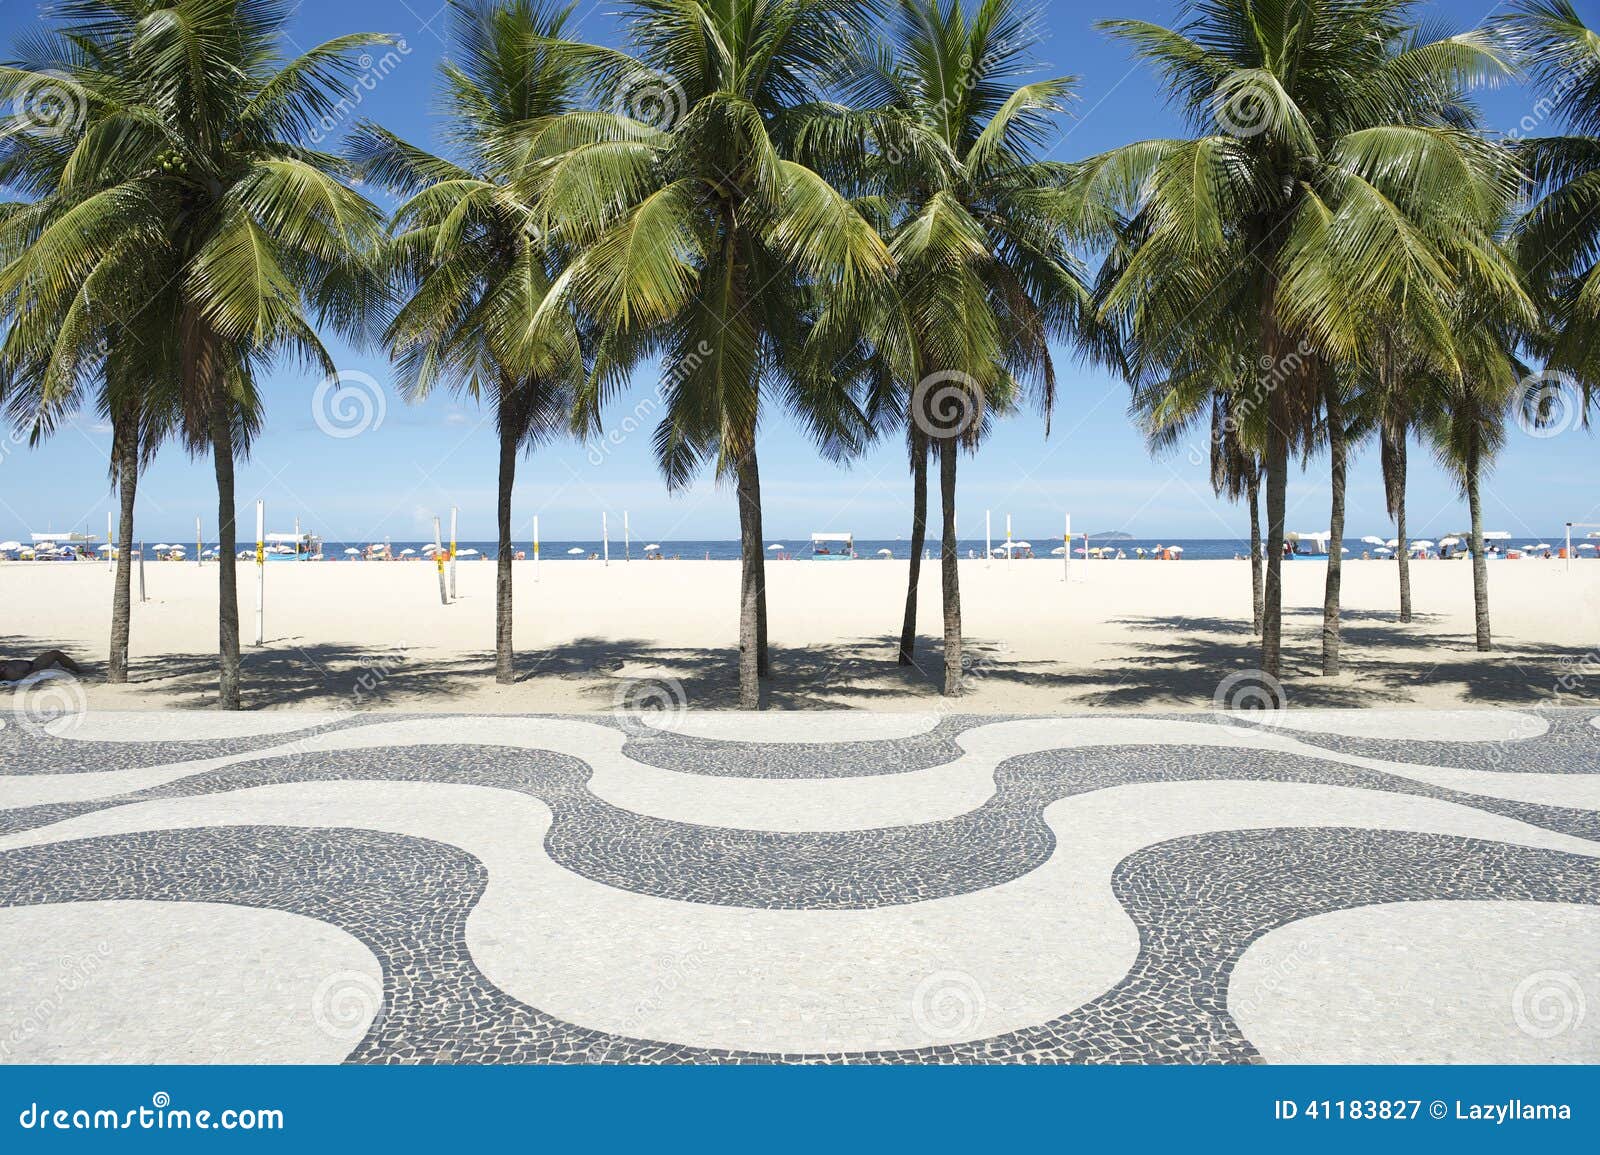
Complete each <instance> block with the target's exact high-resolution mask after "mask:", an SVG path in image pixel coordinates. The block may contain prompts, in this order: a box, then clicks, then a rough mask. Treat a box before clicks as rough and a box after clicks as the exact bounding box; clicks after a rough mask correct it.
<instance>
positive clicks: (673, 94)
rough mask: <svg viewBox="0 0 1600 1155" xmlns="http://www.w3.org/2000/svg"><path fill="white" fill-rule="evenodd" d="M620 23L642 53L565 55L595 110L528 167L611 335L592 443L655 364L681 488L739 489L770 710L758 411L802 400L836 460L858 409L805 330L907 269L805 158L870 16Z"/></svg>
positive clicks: (647, 11) (655, 8) (663, 4)
mask: <svg viewBox="0 0 1600 1155" xmlns="http://www.w3.org/2000/svg"><path fill="white" fill-rule="evenodd" d="M625 11H626V12H627V14H628V27H629V31H630V33H631V38H632V42H633V45H634V47H635V48H636V49H637V51H638V56H637V57H635V56H632V55H629V54H628V53H626V52H622V51H618V50H613V49H609V48H600V47H595V46H591V45H575V44H569V45H567V46H566V47H565V52H566V53H567V54H568V55H569V58H570V59H572V60H573V61H575V62H577V63H578V65H579V66H580V67H581V68H582V69H583V71H584V74H585V75H586V76H587V77H588V79H589V81H590V83H591V84H592V85H593V87H594V88H595V90H596V92H597V94H598V97H599V104H600V106H601V107H600V111H591V112H576V113H572V114H569V115H568V116H566V117H560V118H556V119H555V120H554V121H553V122H551V123H550V124H547V125H536V126H532V127H531V128H530V130H529V131H528V132H527V133H526V134H524V139H523V146H524V147H526V148H529V149H532V150H534V151H536V152H538V153H540V154H541V155H542V156H545V155H548V156H554V157H556V159H554V160H550V161H540V162H536V163H533V164H530V165H529V166H528V167H529V171H528V180H529V184H530V188H531V191H532V195H533V196H534V197H535V199H536V202H537V203H538V204H540V205H541V206H543V209H544V212H545V214H546V215H547V216H548V218H549V220H550V221H551V222H552V226H553V227H554V228H555V229H556V231H557V232H558V233H559V234H560V235H562V236H563V238H564V239H565V240H566V241H567V242H568V243H570V244H572V245H574V246H575V247H577V249H578V250H579V254H580V255H579V256H578V258H577V259H576V261H575V262H574V264H573V265H572V267H571V269H570V270H568V272H567V273H566V274H565V275H564V277H563V279H562V288H563V299H566V295H567V294H570V297H571V299H573V300H575V301H576V302H577V303H578V305H579V306H580V308H581V311H582V313H583V315H584V316H585V317H587V318H590V319H591V320H592V322H593V324H594V325H595V327H596V330H597V348H596V354H597V356H596V365H595V367H594V369H593V370H592V371H591V373H590V375H589V379H588V381H587V383H586V385H585V388H584V390H583V394H582V396H581V397H580V399H579V419H578V428H579V431H580V432H588V431H591V430H592V429H594V428H595V427H596V426H597V425H598V423H599V421H600V418H601V414H602V412H603V406H604V402H605V401H606V400H607V399H608V398H609V396H610V395H611V394H612V393H613V392H614V391H615V390H616V389H617V388H618V387H619V386H620V385H621V384H623V383H624V382H625V381H626V379H627V374H628V372H629V370H630V369H631V368H633V367H634V366H636V365H637V364H639V362H640V361H641V360H643V359H645V358H647V357H649V356H652V355H657V354H659V356H660V360H661V372H662V379H661V385H660V395H661V401H662V405H663V408H664V409H665V417H664V418H663V420H662V421H661V423H660V425H659V426H658V427H657V430H656V434H655V448H656V454H657V458H658V460H659V461H660V464H661V468H662V471H663V473H664V475H665V476H666V479H667V483H668V485H669V486H670V487H673V488H677V487H679V486H682V485H684V484H686V483H687V482H688V481H689V479H690V478H691V477H692V476H693V475H694V474H695V473H696V472H697V470H698V469H699V467H700V466H701V465H702V464H703V463H705V462H707V461H710V462H712V463H714V466H715V470H716V474H717V476H718V477H731V478H732V479H733V481H734V483H735V492H736V495H737V502H738V509H739V538H740V554H741V557H742V559H743V573H742V578H741V583H740V594H739V705H740V706H741V707H742V708H745V709H755V708H758V707H759V706H760V702H761V697H760V679H761V677H762V676H763V675H764V673H765V672H766V623H765V617H766V615H765V585H766V583H765V566H764V556H763V551H764V543H763V538H762V528H761V478H760V470H759V465H758V462H757V456H756V438H757V432H758V429H759V427H760V423H761V416H762V413H763V410H764V406H763V401H764V400H768V401H777V402H779V403H781V404H787V405H788V406H789V407H790V408H792V409H793V410H794V411H795V412H797V413H799V414H800V415H801V417H802V419H803V420H805V421H806V423H807V424H808V426H809V428H810V430H811V432H812V434H813V436H814V437H815V439H816V440H817V441H818V442H819V443H821V444H822V445H823V447H824V449H825V451H828V452H830V453H832V452H839V451H842V448H841V447H842V446H843V444H844V443H845V441H846V440H847V438H848V430H847V428H846V427H845V425H844V424H842V423H844V422H848V421H849V420H850V406H849V405H848V404H847V399H846V398H842V397H840V396H839V394H838V391H837V390H836V389H835V388H834V387H833V386H832V385H831V384H829V383H827V382H817V381H815V380H812V379H810V378H809V376H808V375H807V374H805V373H803V372H801V371H800V370H799V366H800V363H801V360H802V342H803V340H804V330H805V322H806V320H807V319H808V318H809V317H810V316H813V315H814V314H815V311H816V308H817V302H818V301H819V300H823V299H830V298H833V299H838V300H844V301H848V300H849V299H851V298H852V297H856V296H858V295H861V294H864V293H866V292H868V291H870V290H872V289H874V288H875V287H876V286H878V285H880V284H881V283H882V282H883V281H884V280H885V279H886V278H887V277H888V275H889V273H890V270H891V267H892V262H891V259H890V257H889V253H888V250H887V248H886V247H885V246H884V244H883V242H882V241H881V240H880V239H879V237H878V235H877V233H876V232H874V231H873V229H872V227H871V226H870V225H869V224H868V223H867V222H866V220H865V219H863V217H862V216H861V214H860V213H859V212H857V211H856V209H855V208H853V207H852V206H851V205H850V204H849V202H848V201H847V200H846V199H845V198H844V197H843V196H842V195H841V194H840V193H839V192H838V190H836V189H835V188H833V187H832V186H831V185H830V184H829V183H828V182H827V181H826V180H824V179H823V178H822V177H821V176H820V175H819V174H818V173H817V172H816V171H815V170H813V169H811V168H809V167H807V166H806V165H804V164H802V163H799V162H798V161H797V160H795V159H794V144H795V141H796V139H797V138H798V137H799V135H800V134H801V133H802V132H803V131H804V129H805V127H806V125H807V123H808V122H810V121H812V120H814V119H816V118H818V117H823V116H827V115H830V112H829V108H828V106H825V105H823V104H821V103H820V102H819V94H820V92H821V91H822V90H823V88H824V87H825V86H826V85H827V84H828V83H829V81H830V80H831V79H832V78H833V77H834V76H835V75H836V72H837V68H838V62H839V61H841V60H842V59H844V57H845V53H846V46H847V45H848V44H849V42H850V40H851V37H852V36H853V35H858V34H860V33H861V32H862V30H863V29H864V27H865V18H864V9H863V8H862V7H860V6H859V5H858V4H856V3H854V2H853V0H843V2H841V0H786V2H785V3H781V4H773V3H768V2H767V0H634V2H632V3H630V4H628V5H627V6H626V8H625ZM552 307H554V306H552ZM774 395H775V396H774Z"/></svg>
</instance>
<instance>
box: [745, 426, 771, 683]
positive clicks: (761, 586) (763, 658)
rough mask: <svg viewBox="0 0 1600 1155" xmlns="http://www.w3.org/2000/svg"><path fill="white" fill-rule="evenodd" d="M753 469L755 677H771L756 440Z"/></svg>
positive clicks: (751, 454)
mask: <svg viewBox="0 0 1600 1155" xmlns="http://www.w3.org/2000/svg"><path fill="white" fill-rule="evenodd" d="M745 459H746V460H747V461H748V463H749V466H750V488H751V492H752V493H753V494H754V495H755V496H754V498H753V500H752V502H751V510H750V512H751V516H752V517H753V518H754V519H755V538H756V542H755V546H756V549H755V571H756V579H755V580H756V677H758V678H766V677H770V676H771V674H772V668H771V665H770V663H769V662H768V660H767V549H766V540H767V539H766V535H765V531H764V530H763V529H762V526H761V467H760V465H759V464H758V463H757V461H756V445H755V439H754V438H752V439H751V441H750V451H749V452H748V453H747V454H745Z"/></svg>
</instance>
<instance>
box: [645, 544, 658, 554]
mask: <svg viewBox="0 0 1600 1155" xmlns="http://www.w3.org/2000/svg"><path fill="white" fill-rule="evenodd" d="M660 548H661V544H660V543H659V542H654V541H653V542H651V543H650V544H649V545H647V546H645V547H644V551H645V553H649V552H650V551H651V550H653V549H654V550H659V549H660Z"/></svg>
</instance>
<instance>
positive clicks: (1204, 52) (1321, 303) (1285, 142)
mask: <svg viewBox="0 0 1600 1155" xmlns="http://www.w3.org/2000/svg"><path fill="white" fill-rule="evenodd" d="M1417 10H1418V5H1416V4H1415V3H1412V2H1411V0H1328V2H1326V3H1320V4H1306V3H1292V2H1289V0H1283V2H1279V3H1271V4H1263V3H1260V2H1258V0H1208V2H1205V3H1198V2H1195V3H1186V4H1184V5H1183V7H1182V12H1183V16H1184V21H1183V23H1182V24H1181V25H1180V26H1179V27H1178V28H1176V29H1169V28H1164V27H1160V26H1157V25H1154V24H1150V23H1146V22H1143V21H1135V20H1116V21H1109V22H1105V23H1104V24H1103V25H1102V27H1104V28H1106V29H1107V30H1108V31H1109V32H1110V33H1111V34H1112V35H1114V36H1116V37H1117V38H1119V39H1121V40H1123V41H1125V42H1127V43H1128V44H1130V45H1131V46H1132V48H1133V50H1134V52H1135V54H1136V55H1137V56H1138V57H1139V58H1140V59H1141V60H1143V61H1145V62H1146V63H1148V64H1150V65H1151V66H1153V67H1154V68H1155V69H1156V70H1157V72H1158V73H1159V75H1160V76H1161V79H1162V83H1163V85H1164V86H1165V88H1166V89H1167V92H1168V94H1169V96H1170V97H1171V99H1172V101H1173V103H1174V104H1175V105H1176V106H1177V107H1178V108H1179V110H1180V111H1181V112H1182V113H1183V114H1184V115H1185V117H1186V118H1187V119H1188V121H1189V123H1190V124H1191V125H1192V126H1193V128H1194V129H1195V134H1194V135H1192V136H1189V137H1186V138H1179V139H1173V140H1149V141H1143V142H1140V143H1137V144H1133V145H1129V146H1125V147H1123V148H1120V149H1116V150H1114V151H1112V152H1110V153H1107V154H1105V155H1103V156H1100V157H1096V158H1093V159H1091V160H1090V161H1088V162H1086V163H1085V165H1084V168H1083V171H1084V182H1085V186H1086V188H1087V190H1088V194H1089V195H1090V196H1091V197H1094V198H1096V199H1099V200H1102V201H1104V202H1105V203H1107V204H1108V205H1110V206H1112V207H1113V208H1115V209H1116V210H1117V212H1118V213H1119V215H1120V217H1121V218H1122V219H1123V220H1125V221H1126V222H1127V224H1126V225H1125V226H1124V228H1123V231H1122V235H1121V237H1120V238H1119V243H1120V244H1122V245H1123V246H1125V247H1126V248H1127V252H1126V253H1125V255H1123V257H1122V258H1121V262H1120V263H1121V268H1120V273H1119V275H1118V276H1117V277H1116V278H1115V280H1114V281H1113V283H1111V284H1110V285H1109V286H1108V287H1107V289H1106V292H1105V294H1104V303H1103V306H1102V307H1103V309H1104V310H1105V312H1106V313H1107V314H1108V315H1110V316H1112V317H1114V318H1116V320H1117V322H1118V324H1119V326H1120V327H1122V328H1124V329H1125V330H1127V331H1129V332H1131V333H1133V334H1135V335H1136V340H1137V343H1138V345H1139V347H1140V348H1141V350H1142V356H1143V357H1144V358H1145V359H1146V360H1147V362H1148V363H1151V364H1160V363H1162V362H1163V361H1164V360H1165V361H1172V362H1176V361H1178V360H1180V359H1181V358H1182V357H1184V356H1185V355H1186V354H1187V351H1188V350H1189V349H1191V348H1193V347H1194V346H1195V345H1196V344H1197V343H1199V342H1201V341H1203V339H1204V337H1205V335H1206V334H1208V333H1211V332H1214V331H1218V330H1222V331H1228V330H1230V329H1231V328H1234V327H1237V326H1238V325H1241V324H1242V325H1246V326H1248V327H1249V329H1250V331H1251V333H1252V337H1253V344H1254V351H1255V352H1256V353H1257V354H1258V357H1259V361H1260V363H1261V365H1262V366H1263V367H1264V368H1263V374H1262V377H1261V379H1260V380H1259V381H1258V382H1257V388H1255V389H1254V390H1253V391H1252V395H1251V396H1249V397H1246V398H1241V399H1240V403H1241V404H1244V405H1248V406H1249V407H1250V408H1252V409H1253V408H1255V407H1256V406H1261V407H1264V409H1265V412H1266V431H1265V444H1264V465H1265V470H1266V490H1267V572H1266V578H1265V603H1266V604H1265V619H1264V622H1263V629H1262V641H1261V669H1262V671H1263V673H1264V674H1265V675H1266V676H1267V678H1268V679H1271V680H1272V681H1271V683H1269V684H1273V683H1275V682H1276V681H1277V680H1278V679H1279V678H1280V677H1281V674H1282V659H1281V650H1282V641H1283V619H1282V601H1283V586H1282V556H1283V542H1284V537H1285V526H1284V516H1285V509H1286V494H1287V484H1288V471H1289V459H1290V454H1291V451H1292V450H1294V449H1296V448H1298V449H1300V450H1301V451H1303V452H1307V451H1310V450H1311V449H1313V448H1314V447H1315V444H1316V439H1317V433H1318V425H1319V421H1320V420H1321V417H1322V414H1323V412H1324V407H1325V403H1326V400H1327V397H1328V388H1329V386H1328V380H1329V374H1330V373H1335V372H1338V371H1341V370H1343V369H1348V367H1349V366H1351V365H1353V364H1355V363H1356V362H1357V361H1358V360H1359V357H1360V355H1361V353H1362V350H1363V347H1364V345H1365V344H1366V342H1367V340H1368V338H1369V335H1370V330H1371V318H1372V317H1374V316H1379V315H1384V314H1385V313H1386V312H1392V311H1394V310H1395V309H1399V310H1400V311H1401V312H1400V320H1401V323H1403V324H1404V325H1405V327H1406V328H1407V330H1408V331H1410V332H1412V333H1413V334H1414V335H1415V340H1417V341H1418V342H1419V343H1421V344H1423V345H1424V346H1425V347H1427V348H1429V349H1437V350H1440V351H1441V353H1442V354H1444V355H1447V351H1448V349H1449V346H1450V324H1449V320H1450V318H1449V313H1450V306H1449V300H1450V294H1451V289H1452V288H1453V285H1454V283H1455V280H1456V277H1457V275H1458V272H1459V270H1460V269H1462V268H1464V267H1468V266H1473V267H1480V268H1481V272H1482V274H1483V276H1484V277H1485V279H1486V280H1487V281H1488V282H1489V283H1490V284H1491V285H1492V290H1493V292H1495V293H1497V294H1500V295H1504V296H1513V297H1514V296H1516V295H1517V294H1518V293H1519V292H1520V289H1519V286H1518V282H1517V277H1516V273H1515V270H1514V268H1513V267H1512V266H1511V263H1510V262H1509V261H1508V260H1507V259H1505V257H1504V255H1503V254H1501V253H1500V252H1499V251H1498V250H1497V248H1496V246H1495V245H1494V243H1493V230H1494V229H1495V228H1496V227H1497V226H1498V223H1499V220H1500V214H1501V213H1503V211H1504V209H1505V206H1506V205H1507V204H1508V203H1510V201H1511V200H1512V199H1513V198H1514V197H1515V195H1516V192H1517V188H1518V176H1517V171H1516V167H1515V165H1514V164H1513V163H1512V162H1511V160H1510V158H1509V157H1508V156H1506V155H1505V154H1504V152H1503V151H1502V150H1500V149H1498V148H1496V147H1495V146H1492V145H1490V144H1489V143H1488V142H1486V141H1485V140H1483V139H1482V137H1481V136H1479V135H1478V134H1476V133H1475V132H1473V131H1471V128H1470V125H1467V126H1463V125H1462V124H1461V122H1460V119H1459V116H1458V113H1459V112H1460V110H1461V109H1462V108H1463V107H1464V93H1465V90H1466V89H1467V87H1468V86H1469V85H1471V84H1472V83H1474V82H1477V81H1479V80H1482V79H1484V78H1486V77H1488V76H1492V75H1498V74H1502V73H1504V72H1505V71H1506V70H1507V67H1508V66H1507V63H1506V61H1505V59H1504V58H1503V54H1502V53H1501V52H1500V50H1499V49H1498V48H1497V47H1496V46H1495V45H1494V44H1493V43H1492V42H1491V41H1490V40H1489V38H1488V37H1486V36H1484V35H1481V34H1476V33H1469V34H1464V35H1460V36H1453V37H1448V38H1444V39H1441V40H1435V41H1424V40H1422V39H1421V38H1420V37H1419V36H1418V35H1417V34H1416V32H1415V29H1414V23H1415V14H1416V12H1417ZM1340 546H1341V543H1340V542H1338V541H1337V540H1336V541H1333V542H1331V543H1330V549H1331V550H1338V549H1340ZM1334 614H1335V617H1336V614H1337V610H1336V607H1335V609H1334Z"/></svg>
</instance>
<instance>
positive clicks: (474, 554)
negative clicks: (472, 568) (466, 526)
mask: <svg viewBox="0 0 1600 1155" xmlns="http://www.w3.org/2000/svg"><path fill="white" fill-rule="evenodd" d="M460 556H461V557H477V556H478V551H477V550H475V549H464V550H462V551H461V554H460Z"/></svg>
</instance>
